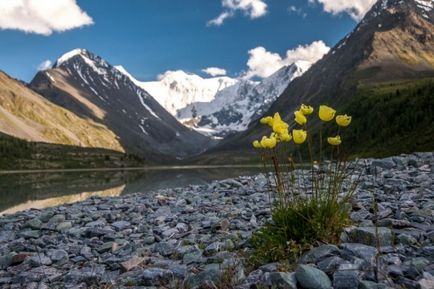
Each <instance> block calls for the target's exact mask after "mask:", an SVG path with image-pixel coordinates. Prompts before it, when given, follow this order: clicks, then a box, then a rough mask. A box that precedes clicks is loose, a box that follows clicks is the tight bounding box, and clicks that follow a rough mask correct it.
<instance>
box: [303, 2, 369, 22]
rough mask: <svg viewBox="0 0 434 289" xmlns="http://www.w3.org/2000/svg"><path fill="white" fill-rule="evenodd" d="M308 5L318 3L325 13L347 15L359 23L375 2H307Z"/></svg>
mask: <svg viewBox="0 0 434 289" xmlns="http://www.w3.org/2000/svg"><path fill="white" fill-rule="evenodd" d="M308 1H309V3H312V4H313V3H320V4H322V5H323V9H324V11H325V12H327V13H332V14H333V15H337V14H340V13H347V14H349V15H350V16H351V17H352V18H353V19H354V20H356V21H360V20H361V19H362V18H363V16H365V14H366V12H368V11H369V9H371V7H372V6H373V5H374V4H375V2H377V0H351V1H348V0H308Z"/></svg>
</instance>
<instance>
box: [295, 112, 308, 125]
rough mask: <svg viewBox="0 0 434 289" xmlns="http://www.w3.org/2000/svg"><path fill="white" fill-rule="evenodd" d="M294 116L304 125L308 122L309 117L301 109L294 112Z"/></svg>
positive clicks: (297, 121) (296, 120)
mask: <svg viewBox="0 0 434 289" xmlns="http://www.w3.org/2000/svg"><path fill="white" fill-rule="evenodd" d="M294 117H295V122H296V123H298V124H299V125H304V124H306V122H307V118H306V117H305V116H304V114H303V112H302V111H300V110H298V111H296V112H294Z"/></svg>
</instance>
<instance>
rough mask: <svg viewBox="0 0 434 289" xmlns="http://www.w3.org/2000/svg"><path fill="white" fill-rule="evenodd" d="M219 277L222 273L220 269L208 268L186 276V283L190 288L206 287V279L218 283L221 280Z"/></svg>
mask: <svg viewBox="0 0 434 289" xmlns="http://www.w3.org/2000/svg"><path fill="white" fill-rule="evenodd" d="M221 277H222V273H221V271H220V270H217V269H208V270H205V271H202V272H200V273H198V274H196V275H193V276H190V277H188V278H187V280H186V283H187V284H188V286H189V287H188V288H191V289H199V288H207V287H205V286H207V283H208V281H211V282H213V283H218V282H219V281H220V280H221Z"/></svg>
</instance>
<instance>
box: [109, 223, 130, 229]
mask: <svg viewBox="0 0 434 289" xmlns="http://www.w3.org/2000/svg"><path fill="white" fill-rule="evenodd" d="M112 226H113V227H115V228H116V230H117V231H122V230H124V229H126V228H128V227H130V226H131V223H130V222H127V221H118V222H114V223H113V224H112Z"/></svg>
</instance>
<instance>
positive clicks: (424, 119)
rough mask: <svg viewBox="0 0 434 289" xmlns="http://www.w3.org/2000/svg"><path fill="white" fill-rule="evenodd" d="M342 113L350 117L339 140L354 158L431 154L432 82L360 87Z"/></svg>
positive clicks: (433, 146) (433, 130) (433, 139)
mask: <svg viewBox="0 0 434 289" xmlns="http://www.w3.org/2000/svg"><path fill="white" fill-rule="evenodd" d="M342 111H345V112H348V113H349V114H351V115H352V116H353V123H352V124H351V126H350V127H349V128H347V129H346V130H345V132H343V133H342V137H343V138H344V139H345V147H346V148H347V151H349V152H350V153H351V154H352V155H354V156H387V155H395V154H400V153H411V152H416V151H431V150H434V78H430V79H422V80H416V81H404V82H395V83H386V84H378V85H371V86H366V87H360V88H359V89H358V91H357V93H356V96H355V97H354V99H353V100H352V101H351V102H350V103H349V104H348V105H347V106H346V107H345V108H344V109H342Z"/></svg>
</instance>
